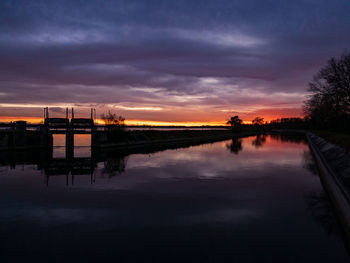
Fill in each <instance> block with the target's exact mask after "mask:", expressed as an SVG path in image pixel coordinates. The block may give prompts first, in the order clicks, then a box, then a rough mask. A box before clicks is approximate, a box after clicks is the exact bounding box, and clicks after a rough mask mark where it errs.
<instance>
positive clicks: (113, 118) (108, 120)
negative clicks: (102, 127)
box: [101, 111, 125, 126]
mask: <svg viewBox="0 0 350 263" xmlns="http://www.w3.org/2000/svg"><path fill="white" fill-rule="evenodd" d="M101 119H102V120H103V121H104V123H105V124H106V125H114V126H124V121H125V118H123V117H122V116H118V115H117V114H115V113H112V112H110V111H108V113H106V114H104V113H102V114H101Z"/></svg>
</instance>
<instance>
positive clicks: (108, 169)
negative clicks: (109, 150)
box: [102, 157, 128, 177]
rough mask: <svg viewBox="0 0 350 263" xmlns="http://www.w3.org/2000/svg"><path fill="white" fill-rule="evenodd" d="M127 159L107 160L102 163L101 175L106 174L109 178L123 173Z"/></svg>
mask: <svg viewBox="0 0 350 263" xmlns="http://www.w3.org/2000/svg"><path fill="white" fill-rule="evenodd" d="M127 160H128V158H127V157H120V158H108V159H107V160H106V161H104V168H103V169H102V173H103V174H108V176H109V177H113V176H116V175H119V174H121V173H123V172H125V168H126V164H127Z"/></svg>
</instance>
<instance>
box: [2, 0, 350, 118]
mask: <svg viewBox="0 0 350 263" xmlns="http://www.w3.org/2000/svg"><path fill="white" fill-rule="evenodd" d="M349 12H350V2H349V1H347V0H343V1H337V0H336V1H310V0H309V1H306V0H305V1H260V0H254V1H253V0H248V1H232V0H227V1H197V0H196V1H188V0H187V1H181V0H180V1H160V0H159V1H153V0H148V1H113V2H111V1H2V2H1V3H0V32H1V34H0V58H1V59H0V102H1V103H2V104H11V103H13V104H21V103H26V104H30V103H33V104H37V105H44V104H52V103H78V104H79V103H81V104H83V105H85V104H99V105H108V104H113V103H114V104H118V103H121V104H123V103H124V105H126V104H127V105H129V106H130V105H143V106H149V105H158V106H160V107H166V106H173V107H180V106H186V105H188V106H191V107H192V106H194V105H197V106H198V107H203V109H206V110H207V107H212V108H211V109H213V111H215V109H218V108H220V109H226V110H229V109H231V108H232V107H233V106H234V107H236V108H239V109H242V108H243V107H244V106H245V107H246V108H250V107H251V108H252V111H254V109H255V108H256V105H257V104H259V105H260V106H264V107H268V106H271V107H277V106H274V105H277V104H278V103H282V105H287V106H288V107H289V108H295V107H297V106H298V105H300V103H301V102H302V95H304V93H305V89H306V84H307V82H308V81H309V80H310V79H311V77H312V75H313V74H314V73H315V72H316V71H317V69H318V68H319V67H320V66H322V64H324V63H325V61H326V60H327V59H328V58H329V57H330V56H337V55H339V54H340V53H341V52H343V51H344V50H345V49H346V48H348V47H349V44H350V34H348V33H349V30H350V16H349V15H348V14H349ZM181 96H182V97H183V98H182V99H181V98H180V97H181ZM277 96H279V97H277ZM106 107H108V106H106ZM281 108H283V106H281ZM209 110H210V109H209ZM152 114H159V116H162V115H163V113H162V114H160V113H159V112H158V113H156V112H152ZM152 117H154V116H153V115H152Z"/></svg>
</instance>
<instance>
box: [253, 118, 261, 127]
mask: <svg viewBox="0 0 350 263" xmlns="http://www.w3.org/2000/svg"><path fill="white" fill-rule="evenodd" d="M252 123H253V124H254V125H263V124H264V118H261V117H255V119H254V120H252Z"/></svg>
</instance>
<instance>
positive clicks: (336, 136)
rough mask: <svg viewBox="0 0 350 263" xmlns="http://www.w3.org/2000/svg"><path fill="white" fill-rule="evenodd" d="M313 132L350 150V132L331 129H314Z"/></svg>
mask: <svg viewBox="0 0 350 263" xmlns="http://www.w3.org/2000/svg"><path fill="white" fill-rule="evenodd" d="M313 133H314V134H316V135H317V136H319V137H321V138H323V139H325V140H326V141H327V142H330V143H333V144H335V145H337V146H339V147H342V148H344V149H345V150H347V151H348V152H350V134H346V133H339V132H331V131H313Z"/></svg>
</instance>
